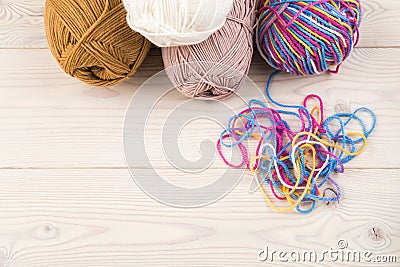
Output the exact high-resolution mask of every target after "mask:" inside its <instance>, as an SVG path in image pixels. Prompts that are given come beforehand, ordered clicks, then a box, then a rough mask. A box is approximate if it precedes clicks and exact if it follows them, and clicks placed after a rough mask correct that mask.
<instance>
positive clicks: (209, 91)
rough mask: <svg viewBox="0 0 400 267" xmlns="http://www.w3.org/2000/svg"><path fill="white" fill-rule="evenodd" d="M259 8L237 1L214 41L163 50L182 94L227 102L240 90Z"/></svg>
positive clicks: (251, 52) (249, 3) (164, 58)
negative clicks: (228, 98)
mask: <svg viewBox="0 0 400 267" xmlns="http://www.w3.org/2000/svg"><path fill="white" fill-rule="evenodd" d="M255 7H256V6H255V1H253V0H235V1H234V3H233V7H232V10H231V11H230V13H229V14H228V16H227V21H226V23H225V25H224V26H223V27H222V28H221V29H220V30H218V31H217V32H215V33H214V34H213V35H211V36H210V38H208V39H207V40H205V41H204V42H201V43H199V44H196V45H190V46H181V47H168V48H163V49H162V56H163V60H164V65H165V68H166V70H167V74H168V76H169V78H170V80H171V81H172V83H173V84H174V85H175V86H176V87H177V89H178V90H179V91H180V92H182V93H183V94H184V95H186V96H188V97H191V98H198V97H200V98H214V99H224V98H227V97H229V96H231V95H232V94H233V93H234V91H235V90H237V89H238V88H239V87H240V85H241V83H242V82H243V80H244V78H245V77H246V75H247V73H248V71H249V68H250V63H251V59H252V55H253V26H254V23H255V12H254V11H255ZM172 66H175V67H172ZM177 66H178V67H177ZM171 67H172V68H171Z"/></svg>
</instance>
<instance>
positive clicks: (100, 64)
mask: <svg viewBox="0 0 400 267" xmlns="http://www.w3.org/2000/svg"><path fill="white" fill-rule="evenodd" d="M125 17H126V11H125V9H124V7H123V5H122V2H121V0H47V1H46V7H45V26H46V35H47V41H48V43H49V47H50V50H51V52H52V53H53V55H54V57H55V58H56V59H57V61H58V63H59V65H60V66H61V68H62V69H63V70H64V71H65V72H66V73H67V74H69V75H71V76H73V77H75V78H78V79H79V80H81V81H83V82H85V83H87V84H90V85H95V86H111V85H115V84H118V83H121V82H123V81H125V80H126V79H128V78H129V77H131V76H132V75H133V74H134V73H135V72H136V70H137V69H138V67H139V66H140V65H141V64H142V62H143V60H144V59H145V57H146V55H147V53H148V51H149V49H150V45H151V44H150V42H149V41H147V40H146V39H145V38H144V37H143V36H141V35H140V34H139V33H136V32H134V31H133V30H131V29H130V28H129V26H128V25H127V23H126V19H125Z"/></svg>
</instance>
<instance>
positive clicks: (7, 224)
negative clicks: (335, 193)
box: [0, 170, 400, 267]
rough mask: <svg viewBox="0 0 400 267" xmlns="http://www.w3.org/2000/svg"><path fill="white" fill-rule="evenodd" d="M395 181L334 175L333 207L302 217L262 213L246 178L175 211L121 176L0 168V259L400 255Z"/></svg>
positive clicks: (117, 262) (381, 175)
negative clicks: (340, 247) (343, 250)
mask: <svg viewBox="0 0 400 267" xmlns="http://www.w3.org/2000/svg"><path fill="white" fill-rule="evenodd" d="M163 175H165V176H174V177H176V178H179V179H181V180H182V179H186V177H187V176H188V175H186V174H181V175H179V176H176V174H174V173H173V172H170V171H168V170H164V173H163ZM399 175H400V171H399V170H395V171H393V170H357V171H348V172H347V173H346V174H345V175H341V176H340V177H337V179H338V181H339V184H340V185H341V186H342V188H343V191H344V196H343V199H342V201H341V202H340V204H339V206H331V207H329V206H325V205H322V206H319V207H318V208H317V210H316V212H314V213H312V214H310V215H307V216H304V215H300V214H296V213H292V214H280V213H275V212H271V210H270V209H269V207H267V205H266V204H265V203H264V201H263V200H262V196H261V194H259V193H258V192H257V193H254V194H252V195H250V194H248V186H249V184H250V180H251V176H248V175H246V176H245V177H244V178H243V180H242V181H241V183H240V184H239V185H238V186H237V187H236V188H235V189H234V190H233V191H232V192H231V193H230V194H229V195H228V196H226V197H225V198H223V199H222V200H220V201H218V202H217V203H214V204H212V205H210V206H206V207H201V208H196V209H178V208H172V207H168V206H164V205H162V204H160V203H158V202H156V201H155V200H153V199H150V198H149V197H148V196H147V195H146V194H145V193H143V192H142V191H141V190H140V189H138V187H137V186H136V185H135V183H134V182H133V181H132V179H131V177H130V175H129V173H128V172H127V171H126V170H1V171H0V181H1V184H2V192H3V193H2V194H1V195H0V255H3V261H4V262H5V263H6V264H5V265H3V266H13V267H16V266H155V265H157V266H158V265H162V266H182V265H184V266H198V265H201V266H205V265H210V266H211V265H212V266H216V265H218V266H244V265H246V266H248V265H251V266H265V265H266V263H261V262H259V261H258V260H257V254H256V253H257V251H258V250H260V249H262V248H263V247H264V245H268V246H269V247H270V249H276V250H279V249H286V250H288V251H289V250H293V249H297V250H300V251H303V250H306V249H308V250H311V249H314V250H316V251H323V250H326V249H328V248H329V247H332V248H336V246H337V245H336V242H337V241H338V240H339V239H345V240H346V241H348V243H349V248H350V249H353V250H360V251H364V250H371V251H373V253H374V255H376V254H380V255H397V256H400V246H399V245H400V227H399V226H400V220H399V218H398V216H393V214H398V213H399V212H400V210H399V207H398V205H397V204H396V203H398V202H399V201H400V197H399V194H398V193H397V189H398V188H399V186H400V180H399V179H398V176H399ZM197 178H198V179H203V178H206V179H207V178H210V177H209V176H208V175H200V176H198V177H197ZM378 181H381V182H378ZM377 183H379V188H377V187H376V185H377ZM374 227H375V231H378V229H379V230H380V232H379V233H380V237H379V238H378V239H374V238H373V237H372V236H371V235H370V231H371V229H372V228H374ZM283 229H285V230H283ZM0 258H1V257H0ZM340 264H342V265H341V266H365V263H364V265H362V264H355V263H352V262H350V263H340ZM286 265H287V266H289V264H286ZM305 266H308V265H307V264H306V265H305ZM313 266H315V265H313ZM318 266H333V265H332V263H329V261H327V262H324V263H323V264H321V265H318ZM368 266H369V264H368ZM371 266H378V265H374V264H372V265H371ZM379 266H394V265H393V264H392V265H390V264H389V265H379Z"/></svg>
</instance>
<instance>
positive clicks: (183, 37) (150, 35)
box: [123, 0, 233, 47]
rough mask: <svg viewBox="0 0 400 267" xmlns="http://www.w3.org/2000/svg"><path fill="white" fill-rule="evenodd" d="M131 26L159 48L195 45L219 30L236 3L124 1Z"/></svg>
mask: <svg viewBox="0 0 400 267" xmlns="http://www.w3.org/2000/svg"><path fill="white" fill-rule="evenodd" d="M123 1H124V5H125V7H126V10H127V11H128V15H127V21H128V24H129V26H130V27H131V28H132V29H133V30H135V31H137V32H140V33H141V34H142V35H143V36H145V37H146V38H147V39H149V40H150V41H151V42H152V43H154V44H155V45H157V46H159V47H169V46H178V45H191V44H196V43H199V42H201V41H204V40H205V39H207V38H208V37H209V36H210V35H211V34H213V33H214V32H215V31H217V30H218V29H220V28H221V27H222V26H223V25H224V23H225V19H226V15H227V14H228V12H229V11H230V9H231V7H232V1H233V0H146V1H144V0H123Z"/></svg>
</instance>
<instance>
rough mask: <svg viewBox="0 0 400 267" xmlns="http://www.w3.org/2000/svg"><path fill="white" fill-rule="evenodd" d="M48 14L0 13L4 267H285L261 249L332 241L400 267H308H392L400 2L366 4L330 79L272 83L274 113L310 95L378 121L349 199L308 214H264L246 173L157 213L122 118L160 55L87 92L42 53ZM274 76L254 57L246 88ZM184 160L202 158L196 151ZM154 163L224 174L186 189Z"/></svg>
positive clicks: (353, 166) (356, 167)
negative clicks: (212, 198)
mask: <svg viewBox="0 0 400 267" xmlns="http://www.w3.org/2000/svg"><path fill="white" fill-rule="evenodd" d="M44 2H45V1H44V0H30V1H26V0H1V1H0V110H1V112H0V266H12V267H17V266H18V267H19V266H29V267H36V266H40V267H43V266H68V267H72V266H269V265H271V266H276V265H278V264H282V265H285V266H293V263H279V262H275V263H270V262H261V261H259V260H258V259H257V252H258V251H259V250H260V249H262V248H264V246H265V245H268V246H269V248H270V249H275V250H280V249H284V250H287V251H290V250H296V249H297V250H300V251H301V250H305V249H308V250H311V249H314V250H316V251H323V250H325V249H327V248H329V247H335V246H336V243H337V241H338V240H339V239H344V240H346V241H347V242H348V244H349V248H351V249H353V250H359V251H364V250H371V251H372V252H373V253H374V255H395V256H397V264H396V263H387V264H383V263H368V264H367V263H354V262H343V263H336V264H334V263H332V262H329V261H325V262H323V263H313V264H311V263H302V265H304V266H308V265H310V266H334V265H338V266H339V265H344V266H399V262H400V258H399V256H400V215H399V213H400V208H399V202H400V193H399V188H400V157H399V154H398V151H397V149H400V146H399V143H400V134H399V132H400V1H399V0H365V1H363V2H362V4H363V8H364V20H363V23H362V29H361V30H362V35H361V40H360V43H359V46H358V47H357V48H356V49H355V50H354V52H353V53H352V55H351V57H350V58H349V59H348V60H347V61H346V62H345V63H344V64H343V66H342V68H341V71H340V73H339V74H338V75H328V74H326V75H325V74H324V75H321V76H316V77H309V78H301V79H299V78H296V77H293V76H290V75H282V76H280V77H279V78H278V79H277V80H276V81H275V82H274V84H273V88H272V94H273V95H274V97H275V98H276V99H277V100H279V101H280V102H284V103H292V104H299V103H300V101H301V100H302V99H303V98H304V96H305V95H307V94H309V93H317V94H319V95H320V96H321V97H322V98H323V99H324V100H325V101H326V113H327V114H332V113H333V112H334V111H335V110H336V111H338V110H354V109H356V108H357V107H361V106H366V107H369V108H371V109H372V110H373V111H374V112H375V113H376V114H377V118H378V124H377V129H376V131H375V132H374V133H373V135H372V136H371V138H370V140H369V143H368V147H367V150H366V152H365V153H364V154H362V155H361V156H359V157H358V158H357V159H355V160H354V161H352V162H351V163H350V164H348V165H347V166H346V167H347V169H346V172H345V173H344V174H342V175H340V176H335V178H336V180H337V181H338V182H339V184H340V185H341V186H342V188H343V199H342V200H341V201H340V203H339V204H338V205H333V206H332V205H331V206H325V205H319V206H318V208H317V209H316V211H314V212H313V213H311V214H309V215H301V214H298V213H295V212H293V213H290V214H280V213H276V212H273V211H271V209H270V208H269V207H268V206H267V205H266V203H265V201H264V200H263V198H262V195H261V194H260V193H259V192H257V193H255V194H248V188H249V184H250V181H251V176H250V175H246V177H245V178H244V179H243V180H242V181H241V182H240V184H239V185H238V186H237V187H236V188H235V189H234V190H233V191H232V192H231V193H230V194H229V195H227V196H226V197H225V198H223V199H221V200H220V201H218V202H216V203H214V204H212V205H209V206H206V207H202V208H196V209H178V208H173V207H169V206H165V205H163V204H160V203H159V202H157V201H155V200H153V199H152V198H150V197H148V196H147V195H146V194H145V193H143V192H142V191H141V190H140V189H139V187H138V186H137V185H136V184H135V183H134V182H133V180H132V178H131V176H130V174H129V171H128V169H127V167H126V164H125V160H124V154H123V142H122V130H123V120H124V115H125V111H126V108H127V107H128V104H129V102H130V100H131V98H132V96H133V94H134V93H135V91H136V89H137V87H138V86H139V85H140V84H141V83H142V82H144V81H145V80H146V78H148V77H150V76H151V75H153V74H155V73H156V72H157V71H159V70H161V69H162V61H161V58H160V53H159V51H152V52H151V53H150V55H149V57H148V58H147V59H146V61H145V63H144V64H143V66H142V67H141V68H140V70H139V72H138V73H137V74H136V75H135V77H134V78H132V79H131V80H129V81H128V82H126V83H124V84H123V85H120V86H117V87H113V88H103V89H98V88H93V87H90V86H87V85H85V84H82V83H81V82H79V81H78V80H75V79H73V78H70V77H68V76H67V75H65V74H64V73H63V72H62V70H61V69H60V68H59V67H58V65H57V64H56V62H55V60H54V59H53V57H52V56H51V54H50V52H49V50H48V48H47V44H46V41H45V35H44V29H43V16H42V14H43V8H44ZM271 71H272V70H271V69H270V68H269V67H268V66H267V64H266V63H264V62H263V61H262V60H261V59H260V57H259V56H258V55H255V59H254V64H253V66H252V69H251V71H250V78H251V79H253V80H254V81H255V82H256V83H257V85H259V86H260V87H264V86H265V83H266V80H267V78H268V75H269V74H270V73H271ZM175 96H176V97H177V99H172V100H171V107H170V108H172V107H173V105H172V103H173V101H177V100H179V96H178V95H175ZM160 109H163V110H160V111H164V112H165V111H168V109H169V108H168V106H164V107H162V108H160ZM160 113H162V112H160ZM154 130H156V129H154ZM202 134H203V135H207V136H208V137H210V136H211V137H212V136H213V135H212V134H213V133H211V134H210V133H209V132H204V133H202ZM217 135H218V132H215V138H217ZM186 145H187V144H186ZM195 146H196V144H195ZM182 147H183V150H185V140H184V141H183V143H182ZM185 153H186V154H185V155H186V156H187V157H188V159H196V158H197V157H198V156H199V154H198V150H197V149H194V150H187V149H186V152H185ZM153 161H154V162H155V165H156V166H155V167H156V168H157V169H160V170H161V172H163V173H164V175H166V176H168V175H170V176H171V177H175V181H176V182H177V183H179V180H186V179H192V180H191V181H192V182H193V183H196V182H198V183H204V181H205V180H206V181H207V180H212V179H213V178H215V177H216V176H218V175H219V174H220V173H221V172H224V170H225V169H226V167H225V166H224V164H223V162H222V161H221V160H219V159H216V161H215V162H214V163H213V166H212V168H210V169H209V170H207V171H206V172H205V173H204V174H202V175H201V176H197V177H191V178H190V177H188V175H187V174H185V173H181V174H177V173H176V171H174V170H173V168H172V167H171V166H169V165H168V162H167V161H166V160H165V159H163V158H162V155H161V154H155V156H154V159H153ZM283 229H285V230H284V231H283ZM295 265H296V264H295ZM297 265H299V264H297Z"/></svg>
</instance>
